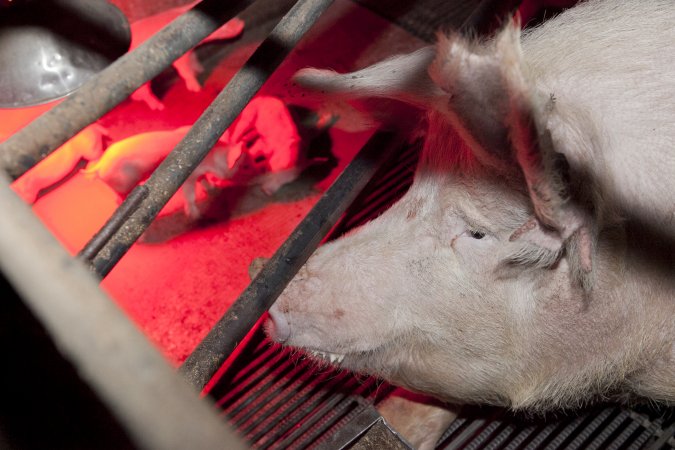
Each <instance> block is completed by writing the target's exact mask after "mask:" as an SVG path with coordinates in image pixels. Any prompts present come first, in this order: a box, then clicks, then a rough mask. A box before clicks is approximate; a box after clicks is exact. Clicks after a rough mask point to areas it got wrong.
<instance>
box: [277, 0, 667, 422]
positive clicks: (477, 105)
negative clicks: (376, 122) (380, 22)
mask: <svg viewBox="0 0 675 450" xmlns="http://www.w3.org/2000/svg"><path fill="white" fill-rule="evenodd" d="M673 24H675V8H673V7H672V3H671V2H670V1H643V0H625V1H620V2H617V1H615V0H591V1H587V2H582V3H580V4H578V5H577V6H575V7H573V8H571V9H568V10H566V11H565V12H563V13H562V14H560V15H559V16H557V17H555V18H553V19H550V20H548V21H547V22H545V23H544V24H543V25H541V26H540V27H537V28H534V29H531V30H526V31H525V32H523V33H522V36H521V32H520V30H519V27H518V23H517V21H516V22H515V23H510V24H507V25H506V26H505V27H504V29H503V30H501V31H500V32H498V33H497V35H496V36H495V37H494V38H493V39H491V40H488V41H484V42H478V43H476V42H471V41H468V40H467V39H465V38H463V37H461V36H458V35H454V34H451V35H449V36H443V35H441V36H439V42H438V43H437V45H436V46H435V47H429V48H425V49H421V50H419V51H417V52H414V53H412V54H409V55H402V56H398V57H395V58H392V59H389V60H386V61H383V62H381V63H378V64H376V65H374V66H371V67H368V68H365V69H363V70H361V71H358V72H355V73H351V74H344V75H340V74H337V73H335V72H332V71H328V70H318V69H305V70H303V71H301V72H300V73H299V74H298V75H297V76H296V81H297V82H298V83H300V84H302V85H304V86H306V87H308V88H311V89H315V90H318V91H321V92H324V93H325V94H326V95H328V96H330V95H340V96H343V97H344V96H350V97H352V98H357V97H388V98H396V99H399V100H401V101H404V102H407V103H410V104H412V105H413V106H414V107H416V108H419V109H420V118H421V120H422V121H423V123H424V124H426V125H425V126H426V141H425V145H424V148H423V151H422V156H421V160H420V163H419V166H418V169H417V172H416V175H415V179H414V183H413V185H412V187H411V188H410V190H409V191H408V193H407V194H406V195H405V196H404V197H403V198H402V199H401V200H400V201H398V202H397V203H396V204H395V205H394V206H392V207H391V208H390V209H389V210H388V211H386V212H385V213H384V214H382V215H381V216H380V217H378V218H377V219H375V220H373V221H371V222H369V223H368V224H366V225H364V226H363V227H361V228H359V229H357V230H355V231H352V232H351V233H349V234H348V235H347V236H344V237H342V238H341V239H338V240H336V241H333V242H330V243H328V244H326V245H323V246H322V247H320V248H319V249H318V250H317V251H316V252H315V254H314V255H313V256H312V257H311V258H310V259H309V261H308V262H307V263H306V264H305V266H304V267H303V268H302V269H301V270H300V271H299V273H298V274H297V276H296V277H295V278H294V279H293V280H292V281H291V283H290V284H289V285H288V287H287V288H286V289H285V291H284V292H283V294H282V295H281V296H280V297H279V299H278V300H277V302H276V303H275V304H274V306H273V307H272V308H271V309H270V319H269V320H268V321H267V323H266V329H267V333H268V335H269V336H270V337H271V338H272V339H273V340H275V341H277V342H281V343H283V344H285V345H289V346H294V347H298V348H301V349H304V350H305V351H306V352H307V353H308V354H310V355H313V357H316V358H317V359H320V360H322V361H323V362H326V361H327V362H330V363H332V364H334V365H337V366H339V367H341V368H344V369H348V370H352V371H355V372H359V373H366V374H372V375H375V376H378V377H382V378H384V379H385V380H388V381H390V382H392V383H394V384H395V385H398V386H403V387H405V388H407V389H410V390H412V391H415V392H420V393H426V394H429V395H432V396H434V397H436V398H438V399H440V400H442V401H446V402H454V403H488V404H494V405H501V406H506V407H510V408H514V409H527V410H529V411H546V410H551V409H559V408H573V407H578V406H580V405H584V404H586V403H589V402H592V401H595V400H597V399H603V400H605V399H614V400H620V401H634V400H641V399H649V400H651V401H654V402H661V403H666V404H673V403H675V347H674V340H675V261H674V254H675V252H674V251H673V249H674V248H675V244H674V242H675V233H674V232H673V229H674V227H675V218H674V214H675V213H674V211H675V176H674V174H675V107H673V105H674V104H675V46H673V45H672V43H673V42H674V41H675V26H673Z"/></svg>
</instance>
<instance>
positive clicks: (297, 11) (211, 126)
mask: <svg viewBox="0 0 675 450" xmlns="http://www.w3.org/2000/svg"><path fill="white" fill-rule="evenodd" d="M332 1H333V0H299V1H298V2H297V3H296V4H295V5H294V6H293V8H291V10H290V11H289V12H288V13H287V14H286V15H285V16H284V17H283V19H281V21H280V22H279V24H278V25H277V26H276V27H275V28H274V30H272V33H271V34H270V36H269V37H268V38H267V39H266V40H265V41H264V42H263V43H262V44H261V45H260V46H259V47H258V49H257V50H256V51H255V52H254V53H253V55H252V56H251V58H250V59H249V60H248V61H247V63H246V64H245V65H244V67H243V68H242V69H241V70H239V72H237V74H236V75H235V76H234V77H233V78H232V80H230V82H229V83H228V84H227V86H226V87H225V88H224V89H223V90H222V91H221V92H220V94H218V96H217V97H216V99H215V100H214V101H213V103H211V105H210V106H209V107H208V108H207V109H206V111H204V113H203V114H202V115H201V116H200V117H199V119H198V120H197V122H195V124H194V126H193V127H192V128H191V129H190V131H189V132H188V133H187V135H186V136H185V138H183V140H182V141H181V142H180V143H179V144H178V145H177V146H176V148H175V149H174V150H173V151H172V152H171V153H170V154H169V155H168V156H167V157H166V159H165V160H164V161H163V162H162V163H161V164H160V165H159V167H158V168H157V169H156V170H155V171H154V172H153V174H152V175H151V176H150V178H149V179H148V181H147V182H146V183H145V185H146V186H147V187H148V189H149V190H150V195H149V196H148V198H147V199H146V200H145V201H144V202H143V203H142V204H141V206H140V208H139V209H138V210H137V211H136V212H135V213H134V214H132V215H131V217H130V218H129V220H128V221H127V223H126V224H125V226H124V227H123V228H121V229H120V230H119V232H118V233H116V234H115V235H114V236H113V237H112V238H111V240H110V241H109V242H108V243H106V245H105V246H104V247H103V248H102V249H101V251H100V252H99V254H98V255H97V256H96V257H95V258H94V260H93V263H92V266H93V269H94V271H95V272H96V273H98V274H99V275H100V276H101V277H105V276H106V275H107V274H108V273H109V272H110V270H112V268H113V267H114V266H115V264H117V262H118V261H119V260H120V259H121V258H122V256H124V255H125V254H126V252H127V251H128V250H129V248H130V247H131V246H132V245H133V243H134V242H136V240H137V239H138V238H139V237H140V236H141V234H143V231H145V229H146V228H147V227H148V226H149V225H150V223H151V222H152V220H153V219H154V218H155V217H156V216H157V214H158V213H159V211H160V210H161V209H162V207H163V206H164V205H165V204H166V203H167V202H168V201H169V199H170V198H171V196H172V195H173V194H174V193H175V192H176V191H177V190H178V189H179V188H180V187H181V185H182V184H183V183H184V182H185V180H186V179H187V177H188V176H189V175H190V173H192V171H193V170H194V169H195V168H196V167H197V166H198V165H199V163H200V162H201V161H202V160H203V159H204V157H205V156H206V155H207V154H208V152H209V151H210V150H211V148H212V147H213V146H214V145H215V143H216V142H217V140H218V138H219V137H220V136H221V135H222V134H223V133H224V132H225V130H226V129H227V127H229V126H230V125H231V124H232V122H233V121H234V119H235V118H236V117H237V116H238V115H239V113H240V112H241V110H243V109H244V107H245V106H246V104H247V103H248V102H249V100H251V98H253V96H254V95H255V93H256V92H257V91H258V90H259V89H260V87H261V86H262V85H263V83H264V82H265V81H266V80H267V78H268V77H269V75H270V74H271V73H272V72H273V71H274V70H275V69H276V68H277V67H278V66H279V64H281V62H282V61H283V60H284V58H285V57H286V55H287V54H288V53H289V52H290V51H291V49H293V47H295V45H296V44H297V42H298V41H299V40H300V38H301V37H302V36H303V35H304V34H305V32H306V31H307V30H308V29H309V28H310V27H311V25H312V24H313V23H314V22H315V21H316V19H318V17H319V16H320V15H321V13H322V12H323V11H324V10H325V9H326V8H327V7H328V6H329V5H330V4H331V3H332Z"/></svg>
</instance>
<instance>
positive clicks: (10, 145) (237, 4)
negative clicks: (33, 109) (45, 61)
mask: <svg viewBox="0 0 675 450" xmlns="http://www.w3.org/2000/svg"><path fill="white" fill-rule="evenodd" d="M251 3H252V0H232V1H221V0H204V1H202V2H201V3H199V4H198V5H196V6H195V7H193V8H192V9H191V10H189V11H187V12H186V13H185V14H183V15H182V16H180V17H178V18H177V19H175V20H174V21H173V22H171V23H170V24H168V25H167V26H165V27H164V28H162V29H161V30H160V31H159V32H157V33H156V34H155V35H154V36H152V37H151V38H150V39H148V40H147V41H146V42H144V43H143V44H142V45H140V46H139V47H138V48H136V49H135V50H133V51H132V52H130V53H128V54H126V55H124V56H122V57H121V58H119V59H118V60H117V61H115V62H114V63H113V64H111V65H110V66H109V67H108V68H106V69H105V70H103V71H102V72H100V73H98V74H96V75H95V76H93V77H92V78H91V79H89V80H88V81H87V82H86V83H85V84H84V85H82V86H81V87H80V88H79V89H78V90H77V91H75V92H74V93H73V94H71V95H70V96H69V97H67V98H66V99H65V100H64V101H63V102H62V103H60V104H58V105H56V106H55V107H54V108H52V109H51V110H49V111H47V112H46V113H44V114H43V115H41V116H40V117H38V118H37V119H35V120H34V121H33V122H31V123H30V124H28V125H26V126H25V127H24V128H23V129H21V130H20V131H18V132H17V133H15V134H14V135H12V136H11V137H9V138H8V139H7V140H6V141H5V142H3V143H2V144H0V166H2V167H3V168H4V169H5V170H6V171H7V173H8V174H9V175H10V177H12V178H15V179H16V178H18V177H20V176H21V175H22V174H23V173H25V172H26V171H27V170H29V169H30V168H31V167H33V166H34V165H35V164H37V163H38V162H39V161H40V160H41V159H43V158H44V157H46V156H47V155H48V154H50V153H51V152H53V151H54V150H55V149H57V148H58V147H59V146H61V145H62V144H63V143H65V142H66V141H67V140H68V139H70V138H71V137H73V136H74V135H75V134H77V133H78V132H79V131H80V130H82V129H83V128H85V127H86V126H87V125H89V124H91V123H92V122H94V121H95V120H96V119H98V118H100V117H101V116H103V115H104V114H105V113H107V112H108V111H110V110H111V109H113V108H114V107H115V106H117V105H118V104H119V103H120V102H121V101H123V100H124V99H126V98H127V97H128V96H129V95H131V93H132V92H133V91H135V90H136V89H137V88H138V87H140V86H141V85H142V84H143V83H145V82H146V81H148V80H151V79H152V78H154V77H155V76H157V75H159V73H161V72H162V71H163V70H164V69H165V68H166V67H168V66H169V65H170V64H171V63H172V62H173V61H175V60H176V59H177V58H179V57H180V56H181V55H183V54H184V53H185V52H187V51H188V50H190V49H191V48H192V47H194V46H196V45H197V44H199V42H201V41H202V40H204V38H206V37H207V36H208V35H210V34H211V33H213V32H214V31H216V30H217V29H218V28H220V26H221V25H222V24H223V23H225V21H227V20H228V19H230V18H232V17H234V15H235V14H237V13H238V12H240V11H241V10H243V9H244V8H245V7H246V6H248V5H249V4H251Z"/></svg>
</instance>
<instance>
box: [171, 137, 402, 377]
mask: <svg viewBox="0 0 675 450" xmlns="http://www.w3.org/2000/svg"><path fill="white" fill-rule="evenodd" d="M401 142H402V140H401V139H397V138H396V137H394V135H392V134H389V133H378V134H376V135H375V136H374V137H373V138H371V139H370V141H368V143H367V144H366V145H365V147H364V148H363V149H362V150H361V152H360V153H359V154H358V155H357V156H356V157H355V158H354V160H353V161H352V162H351V163H350V164H349V166H347V168H346V169H345V170H344V171H343V172H342V174H341V175H340V176H339V177H338V178H337V180H335V182H334V183H333V184H332V185H331V187H330V188H329V189H328V190H327V191H326V193H325V194H324V195H323V196H322V197H321V199H320V200H319V201H318V202H317V204H316V205H314V207H313V208H312V210H311V211H310V212H309V214H307V216H306V217H305V218H304V219H303V220H302V222H301V223H300V224H299V225H298V226H297V227H296V229H295V230H294V231H293V233H291V235H290V237H289V238H288V239H287V240H286V242H284V244H283V245H282V246H281V247H280V248H279V249H278V250H277V252H276V253H275V254H274V256H272V258H271V259H270V260H269V261H268V262H267V263H266V264H265V267H264V268H263V269H262V270H261V271H260V273H259V274H258V276H256V277H255V279H254V280H253V281H252V282H251V284H250V285H249V286H248V287H247V288H246V290H244V292H243V293H242V294H241V295H240V296H239V298H238V299H237V300H236V301H235V302H234V304H233V305H232V306H231V307H230V308H229V309H228V311H227V312H226V313H225V315H224V316H223V317H222V318H221V319H220V320H219V321H218V323H217V324H216V325H215V326H214V327H213V329H212V330H211V331H210V332H209V334H208V335H207V336H206V338H204V340H203V341H202V342H201V343H200V344H199V345H198V346H197V348H196V349H195V350H194V351H193V352H192V354H191V355H190V356H189V357H188V358H187V360H186V361H185V363H183V365H182V366H181V368H180V371H181V372H182V373H183V374H184V375H185V377H186V378H187V379H188V381H189V382H190V383H191V384H192V385H193V386H195V387H196V388H197V389H200V390H201V389H203V388H204V386H205V385H206V383H208V381H209V380H210V379H211V378H212V377H213V375H214V374H215V373H216V371H217V370H218V368H220V366H221V365H222V364H223V362H224V361H225V359H227V357H228V356H229V355H230V354H231V353H232V352H233V351H234V349H235V347H236V346H237V344H238V343H239V342H241V340H242V339H243V338H244V337H245V336H246V334H247V333H248V332H249V331H250V330H251V328H252V327H253V325H254V324H255V322H256V321H257V320H258V319H260V317H261V316H262V315H263V314H264V313H265V311H267V310H268V309H269V308H270V306H272V304H273V303H274V302H275V300H276V299H277V297H278V296H279V295H280V294H281V292H282V291H283V290H284V288H285V287H286V285H287V284H288V283H289V282H290V281H291V279H292V278H293V277H294V276H295V274H296V273H297V272H298V270H300V267H302V265H303V264H304V263H305V262H306V261H307V259H308V258H309V256H310V255H311V254H312V252H313V251H314V250H315V249H316V248H317V247H318V245H319V243H320V242H321V240H322V239H323V238H324V237H325V236H326V234H327V233H328V232H329V231H330V229H331V228H332V227H333V226H334V225H335V223H336V222H337V220H338V219H339V218H340V216H341V215H342V213H343V212H344V211H345V209H346V208H347V207H348V206H349V205H350V204H351V202H352V201H353V200H354V198H356V196H357V195H358V194H359V192H361V190H362V189H363V188H364V187H365V186H366V184H367V183H368V181H369V180H370V178H371V177H372V176H373V175H374V174H375V172H376V171H377V169H378V168H379V167H380V166H381V165H382V163H383V162H384V161H385V160H386V159H387V158H389V157H390V156H391V154H392V153H393V150H394V149H395V148H396V145H401Z"/></svg>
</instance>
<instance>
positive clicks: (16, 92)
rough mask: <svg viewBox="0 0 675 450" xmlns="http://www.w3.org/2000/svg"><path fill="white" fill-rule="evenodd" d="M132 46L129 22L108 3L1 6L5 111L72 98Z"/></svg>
mask: <svg viewBox="0 0 675 450" xmlns="http://www.w3.org/2000/svg"><path fill="white" fill-rule="evenodd" d="M130 41H131V33H130V30H129V23H128V21H127V19H126V17H125V16H124V14H122V12H121V11H120V10H119V9H117V7H115V6H114V5H112V4H110V3H108V2H107V1H105V0H0V108H20V107H26V106H34V105H39V104H43V103H48V102H50V101H53V100H56V99H58V98H61V97H64V96H66V95H68V94H69V93H71V92H73V91H74V90H76V89H77V88H78V87H80V86H81V85H82V84H83V83H84V82H85V81H87V80H88V79H89V78H90V77H91V76H92V75H94V74H95V73H97V72H99V71H100V70H102V69H104V68H105V67H107V66H108V65H109V64H110V63H111V62H113V61H114V60H116V59H117V58H119V57H120V56H121V55H123V54H124V53H125V52H126V51H127V50H128V49H129V44H130Z"/></svg>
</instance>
